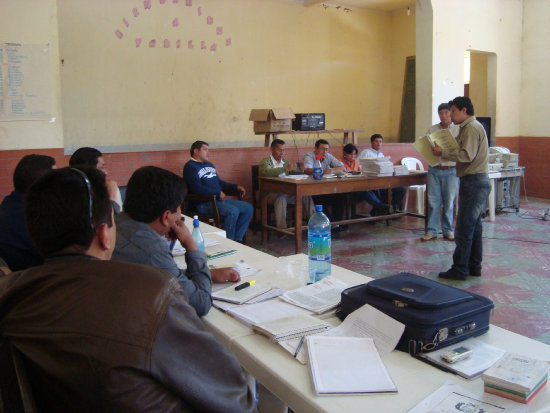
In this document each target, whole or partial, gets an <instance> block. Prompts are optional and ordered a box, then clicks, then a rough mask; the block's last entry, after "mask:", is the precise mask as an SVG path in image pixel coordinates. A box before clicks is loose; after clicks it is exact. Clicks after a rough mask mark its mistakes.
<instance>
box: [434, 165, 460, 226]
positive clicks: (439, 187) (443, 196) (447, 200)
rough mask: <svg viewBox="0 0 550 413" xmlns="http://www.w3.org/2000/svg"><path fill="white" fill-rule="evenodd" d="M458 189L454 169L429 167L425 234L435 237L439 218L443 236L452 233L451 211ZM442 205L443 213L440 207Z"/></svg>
mask: <svg viewBox="0 0 550 413" xmlns="http://www.w3.org/2000/svg"><path fill="white" fill-rule="evenodd" d="M457 188H458V178H457V177H456V168H449V169H438V168H434V167H431V166H430V169H429V171H428V186H427V189H428V226H427V228H426V233H427V234H432V235H437V233H438V232H439V221H440V218H441V230H442V231H443V234H450V233H452V232H453V209H454V203H455V197H456V190H457ZM442 205H443V212H441V206H442Z"/></svg>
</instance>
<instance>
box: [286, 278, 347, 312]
mask: <svg viewBox="0 0 550 413" xmlns="http://www.w3.org/2000/svg"><path fill="white" fill-rule="evenodd" d="M348 287H349V285H347V284H346V283H345V282H343V281H340V280H338V279H336V278H334V277H330V276H329V277H325V278H323V279H322V280H321V281H318V282H316V283H314V284H310V285H306V286H305V287H302V288H298V289H297V290H292V291H287V292H285V293H284V294H283V295H281V296H280V298H281V299H283V300H285V301H287V302H289V303H291V304H294V305H297V306H298V307H302V308H305V309H306V310H310V311H313V312H314V313H316V314H321V313H324V312H325V311H328V310H330V309H332V308H334V307H336V306H337V305H338V304H339V303H340V296H341V294H342V291H344V290H345V289H346V288H348Z"/></svg>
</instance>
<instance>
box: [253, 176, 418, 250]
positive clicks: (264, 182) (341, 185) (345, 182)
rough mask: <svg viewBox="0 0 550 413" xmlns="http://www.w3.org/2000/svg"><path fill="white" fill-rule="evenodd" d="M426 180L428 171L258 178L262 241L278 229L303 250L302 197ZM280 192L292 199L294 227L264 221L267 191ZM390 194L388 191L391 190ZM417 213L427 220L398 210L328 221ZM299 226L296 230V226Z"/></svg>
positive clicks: (380, 187)
mask: <svg viewBox="0 0 550 413" xmlns="http://www.w3.org/2000/svg"><path fill="white" fill-rule="evenodd" d="M426 182H427V172H419V173H413V174H410V175H402V176H385V177H380V178H378V177H374V178H368V177H366V176H363V175H358V176H346V177H344V178H329V179H321V180H320V181H316V180H314V179H313V178H311V177H309V178H307V179H300V180H296V179H290V178H268V177H262V178H260V205H261V210H262V242H265V240H266V239H267V231H268V230H273V231H279V232H283V233H286V234H289V235H294V239H295V242H296V249H295V251H296V253H299V252H301V250H302V230H304V229H306V228H307V227H305V226H304V227H303V226H302V225H301V222H302V197H304V196H309V195H324V194H341V193H346V192H357V191H368V190H373V189H389V188H393V187H398V186H410V185H424V184H426ZM269 193H280V194H289V195H292V196H294V198H295V200H296V201H295V206H294V222H295V227H294V228H286V229H282V228H277V227H275V226H272V225H268V224H267V194H269ZM390 194H391V192H390ZM407 214H408V215H413V216H419V217H422V218H424V219H426V215H418V214H411V213H408V212H397V213H394V214H391V215H384V216H379V217H366V218H354V219H345V220H342V221H334V222H331V224H333V225H339V224H348V223H355V222H365V221H374V220H385V219H388V218H396V217H399V216H402V215H407ZM298 225H299V227H298V228H299V229H298V230H296V227H297V226H298Z"/></svg>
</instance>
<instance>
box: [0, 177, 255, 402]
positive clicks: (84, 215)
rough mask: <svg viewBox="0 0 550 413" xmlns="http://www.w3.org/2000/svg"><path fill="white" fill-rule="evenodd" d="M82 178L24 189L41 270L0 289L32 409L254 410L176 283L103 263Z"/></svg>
mask: <svg viewBox="0 0 550 413" xmlns="http://www.w3.org/2000/svg"><path fill="white" fill-rule="evenodd" d="M83 171H84V172H85V173H84V172H82V171H80V170H77V169H73V168H64V169H60V170H55V171H52V172H50V173H49V174H47V175H45V176H44V177H43V178H41V179H40V180H39V181H38V182H37V183H36V184H35V185H34V186H33V187H32V188H31V189H30V191H29V193H28V195H27V205H26V211H25V217H26V220H27V226H28V228H29V233H30V236H31V238H32V239H33V241H34V242H35V244H36V246H37V248H38V249H39V251H40V252H41V254H42V255H43V256H44V257H45V258H46V260H45V264H44V265H42V266H39V267H34V268H30V269H27V270H24V271H19V272H15V273H12V274H9V275H6V276H2V277H1V278H0V339H1V341H2V342H3V343H2V344H3V345H4V344H5V343H6V342H8V343H9V344H11V346H12V347H13V348H15V349H16V350H17V351H19V353H20V354H21V355H22V357H23V360H24V361H25V364H26V367H27V373H28V376H29V378H30V381H31V386H32V389H33V393H34V396H35V398H36V401H37V404H38V406H39V408H40V410H41V411H63V412H72V411H79V412H120V411H124V412H133V411H135V412H142V411H155V412H191V411H208V412H222V411H223V412H254V411H256V406H255V402H254V400H253V397H252V395H251V393H250V391H249V390H248V388H247V386H246V383H245V380H244V376H243V374H242V371H241V369H240V367H239V364H238V362H237V360H236V359H235V357H234V356H233V355H231V354H230V353H228V352H227V351H226V350H225V349H224V348H223V347H222V346H221V345H220V344H219V343H218V342H216V340H215V339H214V338H213V336H212V335H211V334H210V333H208V332H206V331H205V329H204V327H203V325H202V323H201V321H200V320H199V318H198V317H197V315H196V313H195V310H194V309H193V308H192V307H191V306H190V305H189V304H188V302H187V297H186V296H185V294H184V292H183V290H182V288H181V286H180V285H179V283H178V280H177V279H176V278H175V277H173V276H172V275H171V274H169V273H167V272H165V271H163V270H160V269H157V268H154V267H150V266H146V265H138V264H130V263H122V262H116V261H109V259H110V258H111V254H112V252H113V248H114V245H115V238H116V227H115V223H114V220H113V213H112V207H111V203H110V202H109V196H108V193H107V189H106V187H105V177H104V175H103V174H102V173H101V172H100V171H98V170H96V169H94V168H90V169H83ZM2 386H3V385H2ZM3 390H5V389H3Z"/></svg>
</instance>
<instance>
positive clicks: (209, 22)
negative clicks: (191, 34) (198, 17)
mask: <svg viewBox="0 0 550 413" xmlns="http://www.w3.org/2000/svg"><path fill="white" fill-rule="evenodd" d="M212 23H214V18H213V17H212V16H208V17H207V18H206V24H212Z"/></svg>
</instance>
